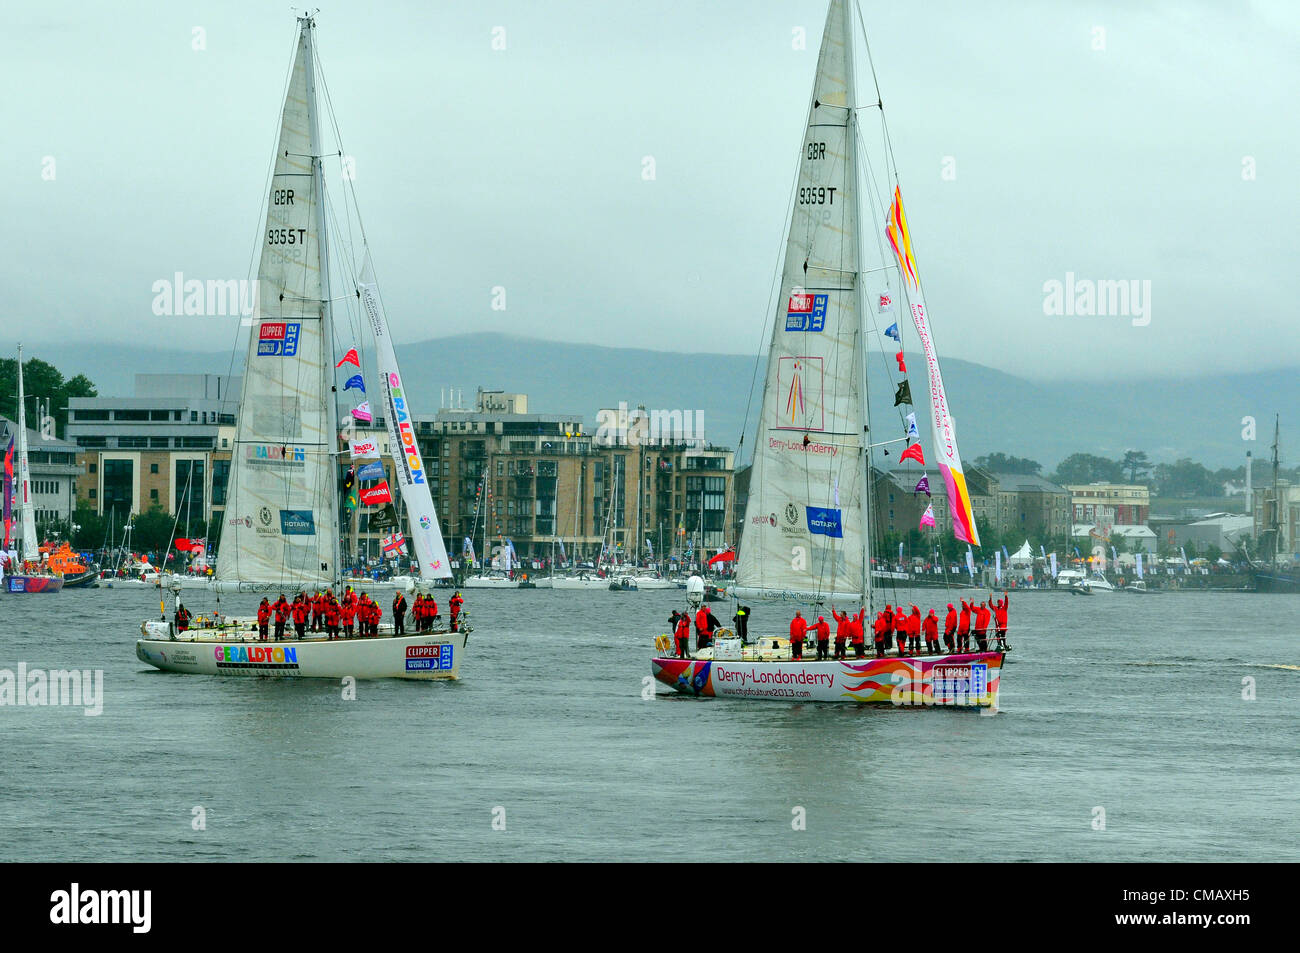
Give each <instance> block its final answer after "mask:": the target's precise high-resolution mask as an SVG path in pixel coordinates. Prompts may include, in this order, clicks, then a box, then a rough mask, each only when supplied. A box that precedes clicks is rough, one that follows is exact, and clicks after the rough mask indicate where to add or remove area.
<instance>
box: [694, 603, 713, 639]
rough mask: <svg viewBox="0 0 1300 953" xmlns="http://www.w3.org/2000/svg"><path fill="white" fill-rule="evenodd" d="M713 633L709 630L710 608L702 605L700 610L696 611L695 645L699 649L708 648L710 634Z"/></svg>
mask: <svg viewBox="0 0 1300 953" xmlns="http://www.w3.org/2000/svg"><path fill="white" fill-rule="evenodd" d="M712 634H713V633H712V632H710V631H709V610H708V609H706V608H704V606H700V608H699V611H697V612H696V613H695V647H696V648H697V649H703V648H708V646H709V642H710V639H709V636H711V635H712Z"/></svg>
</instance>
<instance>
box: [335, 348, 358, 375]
mask: <svg viewBox="0 0 1300 953" xmlns="http://www.w3.org/2000/svg"><path fill="white" fill-rule="evenodd" d="M344 364H355V365H356V366H357V367H360V366H361V359H360V358H359V357H357V349H356V348H349V349H348V353H346V354H344V355H343V360H341V361H339V362H338V363H337V364H335V365H334V368H335V370H337V369H338V368H340V367H342V366H343V365H344Z"/></svg>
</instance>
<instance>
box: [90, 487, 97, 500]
mask: <svg viewBox="0 0 1300 953" xmlns="http://www.w3.org/2000/svg"><path fill="white" fill-rule="evenodd" d="M97 496H99V491H98V490H96V489H95V488H94V487H93V486H92V487H91V488H90V498H91V499H92V500H93V499H95V498H96V497H97Z"/></svg>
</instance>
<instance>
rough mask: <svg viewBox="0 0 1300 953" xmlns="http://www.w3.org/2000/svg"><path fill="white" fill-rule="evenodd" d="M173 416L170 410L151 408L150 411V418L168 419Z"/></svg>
mask: <svg viewBox="0 0 1300 953" xmlns="http://www.w3.org/2000/svg"><path fill="white" fill-rule="evenodd" d="M170 416H171V411H170V410H151V411H149V419H150V420H166V419H167V418H168V417H170Z"/></svg>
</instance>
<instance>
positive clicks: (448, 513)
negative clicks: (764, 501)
mask: <svg viewBox="0 0 1300 953" xmlns="http://www.w3.org/2000/svg"><path fill="white" fill-rule="evenodd" d="M527 406H528V405H527V395H523V394H504V393H503V392H499V391H480V392H479V394H478V399H477V400H476V402H475V406H474V408H473V409H459V408H444V409H443V410H441V411H439V412H438V414H437V415H436V416H433V417H417V418H416V434H417V439H418V441H419V444H420V452H421V455H422V456H423V457H424V460H425V468H426V470H427V471H428V472H429V475H430V489H431V490H432V491H433V495H434V502H435V503H436V505H437V507H438V514H439V518H440V519H441V521H442V524H443V532H444V535H445V536H446V537H447V541H448V549H449V550H450V551H452V553H453V556H456V555H459V554H460V553H461V551H462V548H463V545H464V540H465V539H466V538H470V539H472V541H473V545H474V550H475V553H476V555H478V556H479V557H480V558H482V557H484V556H485V555H486V556H488V557H489V558H490V557H492V556H493V555H494V554H495V552H496V550H497V549H498V548H499V547H500V546H501V545H502V544H503V543H504V541H505V540H511V541H512V542H513V543H514V548H515V552H516V553H517V554H518V555H519V556H520V557H521V558H523V559H530V558H532V559H546V558H550V557H551V556H552V554H554V555H555V556H556V557H557V558H558V557H559V555H560V553H561V551H563V553H564V555H565V556H566V557H568V558H569V559H581V560H586V561H591V562H595V560H596V559H597V557H598V556H599V555H600V553H601V549H602V546H608V547H611V548H612V550H613V551H614V552H615V553H617V554H621V555H622V556H623V558H626V559H629V560H630V559H633V558H636V556H637V555H640V556H641V557H643V558H644V557H646V556H648V555H650V554H651V553H653V554H654V555H655V556H658V555H660V554H663V553H668V554H672V553H674V552H676V553H677V554H679V555H680V554H684V552H685V551H686V549H687V547H690V548H691V549H692V551H693V552H696V553H698V552H699V551H700V549H701V548H704V549H707V550H709V551H716V550H718V549H721V548H723V547H724V546H726V545H729V544H730V543H731V542H732V537H731V532H730V530H731V527H730V525H729V520H728V518H727V514H728V508H729V506H730V505H731V499H732V496H733V492H734V473H733V454H732V452H731V451H730V450H727V449H725V448H718V447H712V446H709V445H707V444H705V443H704V442H703V441H702V440H690V441H686V440H673V439H670V438H657V439H654V440H650V439H647V440H641V439H639V438H638V437H635V436H634V437H633V438H632V439H631V440H629V439H628V434H627V433H626V432H625V431H622V432H620V430H619V428H617V427H616V428H613V430H609V431H608V432H603V433H601V437H600V439H599V440H598V439H597V437H596V435H595V434H593V433H591V432H590V431H589V430H588V428H587V427H586V425H585V424H584V422H583V418H582V416H581V415H579V414H530V413H527V412H526V410H527ZM599 416H601V415H598V417H599ZM598 430H599V428H598ZM647 541H648V545H647ZM485 545H486V547H487V548H486V551H485V549H484V547H485Z"/></svg>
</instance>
